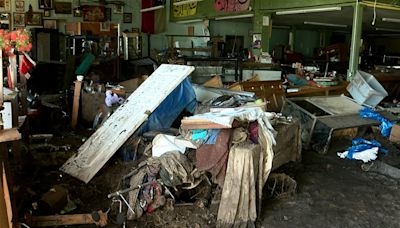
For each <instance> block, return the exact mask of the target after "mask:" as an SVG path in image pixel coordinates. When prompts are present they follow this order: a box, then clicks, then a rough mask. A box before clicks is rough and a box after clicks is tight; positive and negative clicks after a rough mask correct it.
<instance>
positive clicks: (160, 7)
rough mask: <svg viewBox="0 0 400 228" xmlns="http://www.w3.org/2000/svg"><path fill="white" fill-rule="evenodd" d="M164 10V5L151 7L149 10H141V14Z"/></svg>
mask: <svg viewBox="0 0 400 228" xmlns="http://www.w3.org/2000/svg"><path fill="white" fill-rule="evenodd" d="M162 8H164V5H160V6H153V7H149V8H144V9H141V10H140V12H141V13H143V12H148V11H153V10H158V9H162Z"/></svg>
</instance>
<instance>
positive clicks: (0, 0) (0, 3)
mask: <svg viewBox="0 0 400 228" xmlns="http://www.w3.org/2000/svg"><path fill="white" fill-rule="evenodd" d="M0 11H11V0H0Z"/></svg>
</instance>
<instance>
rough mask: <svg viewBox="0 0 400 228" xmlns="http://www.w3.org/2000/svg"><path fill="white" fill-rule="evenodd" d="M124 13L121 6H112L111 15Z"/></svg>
mask: <svg viewBox="0 0 400 228" xmlns="http://www.w3.org/2000/svg"><path fill="white" fill-rule="evenodd" d="M123 12H124V7H123V6H122V5H114V11H113V13H117V14H122V13H123Z"/></svg>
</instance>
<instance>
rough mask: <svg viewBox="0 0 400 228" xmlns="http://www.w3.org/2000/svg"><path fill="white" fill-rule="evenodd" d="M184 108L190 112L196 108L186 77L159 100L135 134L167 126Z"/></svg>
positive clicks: (193, 94)
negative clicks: (159, 102) (162, 99)
mask: <svg viewBox="0 0 400 228" xmlns="http://www.w3.org/2000/svg"><path fill="white" fill-rule="evenodd" d="M185 109H186V111H188V112H191V113H193V112H194V110H195V109H196V94H195V92H194V90H193V87H192V84H191V83H190V81H189V79H187V78H186V79H185V80H184V81H182V82H181V84H179V85H178V86H177V87H176V88H175V89H174V90H173V91H172V92H171V93H170V94H169V95H168V96H167V97H166V98H165V100H164V101H163V102H161V104H160V105H159V106H158V107H157V108H156V109H155V110H154V112H153V113H152V114H151V115H150V116H149V118H148V120H147V121H146V122H144V123H143V124H142V126H140V128H139V129H138V130H137V131H136V133H135V134H136V135H141V134H143V133H145V132H148V131H153V130H160V129H164V128H169V127H171V125H172V123H173V122H174V121H175V119H176V118H177V117H178V116H179V114H180V113H181V112H182V111H183V110H185Z"/></svg>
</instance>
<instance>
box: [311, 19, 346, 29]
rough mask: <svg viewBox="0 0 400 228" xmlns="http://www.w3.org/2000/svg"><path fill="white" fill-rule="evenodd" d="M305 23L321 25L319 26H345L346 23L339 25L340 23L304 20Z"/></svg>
mask: <svg viewBox="0 0 400 228" xmlns="http://www.w3.org/2000/svg"><path fill="white" fill-rule="evenodd" d="M304 24H305V25H321V26H328V27H340V28H346V27H347V25H341V24H331V23H323V22H314V21H305V22H304Z"/></svg>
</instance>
